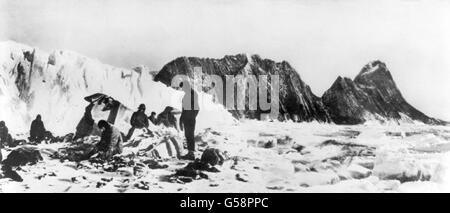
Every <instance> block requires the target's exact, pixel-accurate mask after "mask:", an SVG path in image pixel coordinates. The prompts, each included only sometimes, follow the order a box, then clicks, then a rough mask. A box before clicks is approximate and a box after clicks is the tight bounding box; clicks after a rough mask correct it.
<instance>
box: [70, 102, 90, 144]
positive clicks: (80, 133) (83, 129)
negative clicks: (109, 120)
mask: <svg viewBox="0 0 450 213" xmlns="http://www.w3.org/2000/svg"><path fill="white" fill-rule="evenodd" d="M92 108H94V104H93V103H90V104H89V105H88V106H87V107H86V109H85V111H84V115H83V118H81V120H80V122H79V123H78V125H77V128H76V132H75V137H74V138H73V140H76V139H78V138H84V137H86V136H89V135H90V134H91V132H92V130H93V129H94V124H95V121H94V119H93V118H92Z"/></svg>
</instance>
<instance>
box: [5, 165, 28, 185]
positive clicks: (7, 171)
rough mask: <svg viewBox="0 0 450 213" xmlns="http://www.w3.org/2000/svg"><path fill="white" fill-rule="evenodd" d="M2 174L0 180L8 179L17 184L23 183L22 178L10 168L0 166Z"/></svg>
mask: <svg viewBox="0 0 450 213" xmlns="http://www.w3.org/2000/svg"><path fill="white" fill-rule="evenodd" d="M2 173H3V175H0V177H2V178H10V179H12V180H13V181H17V182H22V181H23V179H22V177H21V176H20V175H19V174H18V173H17V172H16V171H14V170H13V169H12V168H11V166H8V165H3V166H2Z"/></svg>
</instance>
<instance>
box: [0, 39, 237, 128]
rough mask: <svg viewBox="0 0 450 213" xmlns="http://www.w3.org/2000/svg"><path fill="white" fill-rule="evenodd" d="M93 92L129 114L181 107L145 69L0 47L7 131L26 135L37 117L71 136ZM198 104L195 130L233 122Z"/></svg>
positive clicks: (176, 94) (0, 100)
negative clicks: (143, 109) (142, 109)
mask: <svg viewBox="0 0 450 213" xmlns="http://www.w3.org/2000/svg"><path fill="white" fill-rule="evenodd" d="M94 93H103V94H106V95H109V96H112V97H113V98H114V99H116V100H118V101H119V102H121V103H122V104H123V105H125V106H126V107H127V108H129V109H130V110H132V111H134V110H136V109H137V106H138V105H139V104H140V103H144V104H146V106H147V109H148V111H155V112H157V113H159V112H161V111H162V110H163V109H164V108H165V107H166V106H172V107H174V108H175V109H180V108H181V97H182V92H180V91H177V90H174V89H172V88H170V87H167V86H165V85H164V84H162V83H159V82H154V81H153V76H152V75H151V74H150V72H149V70H148V69H146V68H145V67H142V66H141V67H137V68H134V69H125V68H117V67H113V66H110V65H106V64H103V63H101V62H99V61H98V60H93V59H90V58H87V57H85V56H83V55H81V54H78V53H75V52H71V51H60V50H55V51H52V52H50V53H47V52H45V51H42V50H40V49H38V48H33V47H30V46H27V45H23V44H19V43H16V42H13V41H6V42H1V43H0V108H1V109H2V110H1V111H0V118H1V119H2V120H4V121H5V122H6V124H7V126H8V127H9V128H10V131H12V132H13V133H24V132H27V131H28V128H29V125H30V123H31V121H32V119H34V118H35V116H36V115H37V114H41V115H42V119H43V121H44V124H45V126H46V128H47V129H48V130H50V131H51V132H53V133H55V134H57V135H63V134H67V133H69V132H74V131H75V127H76V125H77V123H78V121H79V120H80V118H81V117H82V115H83V113H84V108H85V106H86V105H87V102H86V101H85V100H84V99H83V98H84V97H86V96H89V95H92V94H94ZM200 104H201V107H202V106H203V107H202V108H203V109H205V110H202V111H201V112H200V114H199V124H198V125H199V126H201V127H208V126H211V125H220V124H227V123H232V122H233V121H234V119H233V118H232V117H231V116H230V115H229V113H228V112H227V111H226V110H225V109H224V108H223V107H222V106H219V105H217V104H214V103H213V102H212V101H211V97H209V96H207V95H201V97H200ZM148 111H147V113H149V112H148ZM130 113H131V111H130ZM128 114H129V113H128ZM128 117H129V115H125V116H123V117H122V119H121V120H119V121H118V124H117V126H119V127H120V128H121V130H123V131H126V128H129V124H128V122H127V121H128V120H127V119H128Z"/></svg>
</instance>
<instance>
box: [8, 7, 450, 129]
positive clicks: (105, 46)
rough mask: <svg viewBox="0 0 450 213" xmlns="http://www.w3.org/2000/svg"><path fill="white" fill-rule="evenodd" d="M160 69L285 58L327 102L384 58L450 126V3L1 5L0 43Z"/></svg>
mask: <svg viewBox="0 0 450 213" xmlns="http://www.w3.org/2000/svg"><path fill="white" fill-rule="evenodd" d="M7 39H11V40H15V41H17V42H21V43H25V44H28V45H31V46H36V47H39V48H41V49H43V50H48V51H49V50H53V49H67V50H73V51H76V52H79V53H81V54H84V55H87V56H89V57H92V58H97V59H99V60H100V61H102V62H104V63H108V64H112V65H115V66H120V67H133V66H135V65H139V64H144V65H147V66H149V67H150V68H151V69H153V70H159V69H161V67H162V66H163V65H164V64H166V63H168V62H169V61H171V60H172V59H174V58H176V57H179V56H198V57H211V58H221V57H223V56H224V55H230V54H237V53H255V54H259V55H260V56H261V57H264V58H270V59H274V60H276V61H281V60H286V61H288V62H289V63H291V65H292V66H293V67H294V68H295V69H296V70H297V71H298V72H299V74H300V76H301V77H302V79H303V80H304V81H305V82H306V83H307V84H309V85H310V86H311V88H312V90H313V92H314V93H315V94H316V95H317V96H321V95H322V94H323V92H324V91H325V90H326V89H328V88H329V87H330V86H331V84H332V83H333V82H334V80H335V79H336V78H337V77H338V76H339V75H341V76H346V77H350V78H354V77H355V75H357V74H358V72H359V71H360V69H361V68H362V67H363V66H364V65H365V64H366V63H368V62H369V61H371V60H375V59H380V60H382V61H384V62H386V64H387V66H388V68H389V69H390V70H391V73H392V75H393V77H394V80H395V81H396V83H397V86H398V87H399V88H400V90H401V91H402V93H403V95H404V97H405V98H406V100H407V101H409V102H410V103H411V104H412V105H413V106H415V107H417V108H418V109H419V110H421V111H422V112H424V113H426V114H428V115H430V116H434V117H437V118H441V119H446V120H449V121H450V84H449V83H448V81H449V80H450V58H449V57H450V1H444V0H427V1H416V0H404V1H393V0H389V1H379V0H377V1H364V0H362V1H360V0H358V1H356V0H323V1H319V0H300V1H294V0H281V1H275V0H241V1H232V0H197V1H193V0H155V1H149V0H145V1H144V0H143V1H138V0H123V1H119V0H65V1H61V0H22V1H15V0H0V40H7Z"/></svg>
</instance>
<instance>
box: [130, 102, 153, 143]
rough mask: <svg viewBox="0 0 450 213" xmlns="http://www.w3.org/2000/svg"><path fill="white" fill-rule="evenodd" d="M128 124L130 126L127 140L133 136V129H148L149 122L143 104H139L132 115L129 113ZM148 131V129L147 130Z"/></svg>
mask: <svg viewBox="0 0 450 213" xmlns="http://www.w3.org/2000/svg"><path fill="white" fill-rule="evenodd" d="M130 124H131V128H130V130H129V131H128V134H127V140H129V139H130V138H131V136H133V133H134V130H135V129H143V128H145V129H146V130H148V126H149V123H148V118H147V115H146V114H145V104H141V105H139V108H138V111H136V112H134V113H133V115H131V120H130ZM148 132H150V131H149V130H148Z"/></svg>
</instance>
